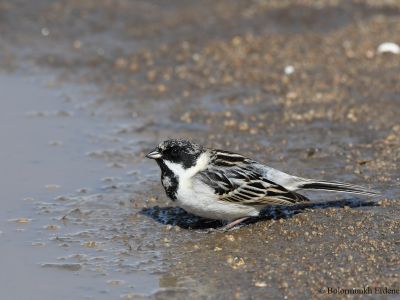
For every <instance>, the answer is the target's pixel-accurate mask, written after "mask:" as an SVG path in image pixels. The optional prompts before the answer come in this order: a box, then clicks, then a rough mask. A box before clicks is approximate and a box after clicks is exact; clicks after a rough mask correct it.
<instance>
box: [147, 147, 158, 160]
mask: <svg viewBox="0 0 400 300" xmlns="http://www.w3.org/2000/svg"><path fill="white" fill-rule="evenodd" d="M161 156H162V155H161V153H160V152H159V151H158V150H157V148H156V149H154V150H153V151H151V152H150V153H149V154H147V155H146V157H147V158H150V159H158V158H161Z"/></svg>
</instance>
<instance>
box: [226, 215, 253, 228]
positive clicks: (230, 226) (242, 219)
mask: <svg viewBox="0 0 400 300" xmlns="http://www.w3.org/2000/svg"><path fill="white" fill-rule="evenodd" d="M249 218H250V217H243V218H240V219H236V220H235V221H232V222H230V223H229V224H227V225H225V226H224V227H222V230H224V231H226V230H229V229H232V228H233V227H235V226H236V225H238V224H240V223H242V222H243V221H245V220H247V219H249Z"/></svg>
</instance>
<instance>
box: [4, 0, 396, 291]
mask: <svg viewBox="0 0 400 300" xmlns="http://www.w3.org/2000/svg"><path fill="white" fill-rule="evenodd" d="M399 19H400V6H399V4H397V3H396V2H391V1H387V2H385V1H318V2H313V1H307V0H298V1H297V0H296V1H235V3H234V4H232V2H230V1H218V2H215V1H199V2H196V3H192V2H190V3H189V2H184V1H179V0H177V1H175V0H174V1H168V2H163V1H123V0H118V1H109V0H101V1H94V0H93V1H92V0H86V1H74V0H67V1H60V2H54V1H47V0H40V1H35V3H31V2H29V1H22V0H19V1H0V25H1V26H0V28H1V29H0V31H1V35H0V50H1V54H0V70H1V73H2V74H5V75H4V76H6V77H7V76H11V77H12V76H14V77H16V78H17V80H20V79H21V78H27V77H31V78H37V77H40V76H46V78H51V80H50V81H49V83H50V84H49V86H48V87H47V89H48V90H49V91H50V93H52V91H53V92H54V91H61V90H63V91H64V92H63V94H62V96H61V97H62V99H64V100H65V99H67V101H65V103H64V104H62V105H66V106H65V107H66V108H65V109H64V110H65V111H69V112H71V115H72V116H73V119H72V121H71V124H73V123H75V121H73V120H74V118H75V120H77V121H76V124H80V123H79V122H81V124H82V125H80V126H78V125H74V126H78V128H77V129H73V130H70V129H68V128H69V127H68V128H67V131H65V132H67V133H68V135H70V139H71V141H70V143H68V142H64V143H65V146H61V149H64V150H62V151H60V152H59V154H58V155H59V156H58V157H59V160H60V164H61V165H62V163H64V164H65V165H67V164H68V163H67V162H68V160H69V159H74V158H73V156H72V157H71V153H75V154H76V157H77V158H76V161H77V162H81V164H82V166H87V167H85V168H84V169H85V170H86V171H85V172H83V171H82V175H81V176H82V177H81V178H82V179H79V180H78V182H79V181H82V182H85V183H87V184H88V186H79V187H75V186H74V184H71V183H70V182H69V181H68V178H71V177H74V172H77V174H78V173H80V172H81V171H80V170H79V168H78V167H77V168H76V169H75V170H72V171H66V172H65V177H64V179H62V178H63V177H60V181H61V180H65V182H66V183H65V184H64V186H65V190H62V191H60V190H59V191H57V190H55V191H52V193H51V194H46V193H44V192H43V191H42V192H37V191H36V190H35V185H34V184H33V185H32V186H29V187H26V193H28V194H29V193H31V194H35V193H37V197H34V198H35V199H34V200H33V201H32V203H30V204H29V205H28V206H25V208H24V210H23V211H21V210H20V209H19V208H13V209H11V208H10V206H8V209H7V207H6V206H7V205H8V204H6V203H8V202H6V201H3V203H4V207H5V210H4V213H3V214H2V217H3V218H4V220H2V221H3V222H2V224H3V225H2V227H1V228H0V239H4V237H5V236H6V237H7V239H9V240H10V241H12V242H10V246H9V247H8V248H7V249H5V248H3V250H2V252H3V253H2V254H3V256H5V255H6V254H7V255H9V253H13V252H14V251H15V253H19V254H18V255H24V253H29V255H26V257H28V258H29V259H27V261H28V262H27V264H28V265H29V266H30V269H29V272H32V273H35V270H36V269H35V268H37V270H40V271H38V272H39V273H40V274H47V275H43V276H47V278H51V277H52V276H53V277H54V278H55V279H56V278H59V283H54V284H52V285H51V286H52V288H50V289H49V290H48V291H47V292H45V291H43V290H41V291H40V292H39V293H37V294H36V295H37V299H50V298H54V296H55V295H57V296H58V297H57V298H63V297H64V298H65V293H66V291H68V290H70V291H71V295H72V294H73V295H76V296H77V297H80V296H81V297H82V298H85V297H86V298H94V299H100V298H104V299H110V298H118V297H120V298H122V299H141V298H143V299H148V298H152V299H185V298H187V297H188V296H190V297H191V298H194V299H265V298H282V297H285V298H287V299H298V298H302V299H309V298H315V299H319V298H326V297H332V298H334V297H336V296H335V295H327V288H328V287H334V288H362V287H364V286H370V287H388V288H397V289H398V288H399V287H400V281H399V274H400V260H399V255H398V253H399V251H400V243H399V240H400V235H399V227H400V219H399V214H398V211H399V208H400V205H399V192H400V189H399V176H400V172H399V167H398V165H399V158H400V152H399V151H398V149H399V147H400V138H399V137H400V123H399V120H398V115H399V113H400V100H399V97H400V84H399V80H398V79H399V78H398V73H399V70H400V60H399V55H395V54H380V53H378V52H377V47H378V46H379V45H380V44H381V43H383V42H387V41H392V42H396V41H397V42H399V41H398V40H397V38H398V36H399V35H400V25H399V24H400V22H399ZM7 74H8V75H7ZM2 76H3V75H2ZM18 78H19V79H18ZM0 79H1V78H0ZM21 82H22V81H21ZM23 86H24V85H23V83H21V88H23ZM87 89H89V90H90V92H83V91H85V90H87ZM45 93H47V92H45ZM32 94H33V93H32ZM59 96H60V95H58V96H54V97H55V98H56V97H59ZM51 97H52V96H51V95H50V98H51ZM32 98H34V97H33V96H32ZM35 101H37V100H35ZM49 105H50V104H49ZM51 105H54V106H55V110H56V108H57V105H59V104H51ZM60 109H61V108H60ZM43 110H46V109H45V108H43ZM53 111H54V110H53ZM65 111H64V112H65ZM39 115H40V114H39ZM34 117H38V116H34ZM53 117H54V116H50V117H49V116H42V115H40V116H39V118H44V119H46V118H53ZM69 117H70V116H57V117H56V118H55V123H54V124H55V125H48V126H55V127H57V126H62V124H63V123H62V122H63V121H62V120H63V118H69ZM49 124H50V123H49ZM57 124H58V125H57ZM65 126H67V125H65ZM79 128H80V129H82V128H84V129H85V130H79ZM68 130H69V131H68ZM35 134H37V133H33V134H32V136H33V140H35V138H34V137H35ZM167 137H181V138H190V139H193V140H195V141H197V142H200V143H204V144H207V145H209V146H214V147H219V148H226V149H230V150H232V151H238V152H241V153H243V154H246V155H249V156H251V157H254V158H255V159H257V160H259V161H262V162H265V163H268V164H269V165H271V166H272V167H276V168H278V169H281V170H283V171H287V172H289V173H292V174H295V175H299V176H305V177H310V178H324V179H327V180H338V181H347V182H351V183H355V184H361V185H367V186H371V187H374V188H376V189H379V190H381V191H382V192H383V194H382V196H381V197H378V198H377V199H373V200H374V201H370V200H371V199H367V198H359V197H351V196H348V195H330V194H326V193H313V194H311V193H310V194H309V197H310V198H311V199H314V200H315V201H316V202H317V203H328V204H321V205H315V206H312V207H307V208H304V209H303V208H301V209H300V208H299V209H297V210H295V211H287V210H286V211H285V210H284V211H283V212H278V213H276V212H273V213H270V214H269V215H267V216H266V217H265V218H264V219H262V220H258V221H257V222H253V223H251V224H248V225H247V226H244V227H241V228H239V229H237V230H234V231H232V232H229V233H221V232H213V233H210V234H206V233H204V232H202V229H204V228H208V227H215V226H218V222H206V221H204V220H198V219H196V218H195V217H193V216H190V215H187V214H186V213H185V212H183V211H181V210H179V209H177V208H174V207H173V203H172V202H170V201H168V199H167V198H166V196H165V195H164V192H163V190H162V188H161V185H160V183H159V173H158V172H159V171H158V170H157V167H156V166H155V165H153V164H152V162H151V161H146V160H144V158H143V154H144V153H146V151H148V150H150V149H151V148H152V147H153V146H154V145H155V144H157V143H158V142H159V141H161V140H163V139H165V138H167ZM36 140H39V135H38V138H37V139H36ZM52 141H53V144H54V145H55V149H57V139H53V140H52ZM71 145H72V146H71ZM63 147H64V148H63ZM52 151H53V150H52ZM50 152H51V151H50ZM51 153H53V152H51ZM75 154H74V155H75ZM52 155H54V154H52ZM79 155H81V156H79ZM56 157H57V156H56ZM89 166H90V167H89ZM92 167H93V170H94V171H93V172H92V173H90V172H88V170H91V169H90V168H92ZM43 168H48V170H52V165H51V164H48V165H44V167H43ZM49 174H51V172H49ZM84 174H86V175H85V176H83V175H84ZM43 178H46V179H47V177H45V176H43ZM50 178H51V176H50ZM78 178H80V177H79V176H77V178H76V180H77V179H78ZM87 178H90V180H87ZM48 183H49V184H55V183H54V182H48ZM21 186H22V187H21V189H22V190H23V189H24V188H23V184H21ZM43 186H44V185H41V186H40V187H38V190H39V189H43ZM53 187H54V186H53ZM50 188H51V187H50ZM11 195H13V194H11V192H10V194H9V195H4V196H3V197H11ZM13 197H19V196H17V195H15V196H13ZM26 197H30V195H27V196H26ZM18 200H20V199H18ZM326 201H331V202H326ZM19 212H20V213H19ZM22 216H24V217H26V218H27V219H32V220H35V221H34V222H30V223H29V224H25V225H26V227H24V228H26V229H25V233H23V234H21V235H13V234H11V233H12V232H13V231H15V230H17V229H18V228H20V227H21V226H22V227H23V225H21V224H18V223H17V224H15V222H9V221H7V220H9V219H12V218H15V217H22ZM4 224H7V225H4ZM48 226H54V227H48ZM188 227H189V228H192V229H188ZM193 228H195V229H193ZM38 237H40V238H38ZM40 243H42V244H44V246H41V245H42V244H40ZM21 245H25V247H22V246H21ZM27 245H29V246H27ZM31 248H32V249H31ZM41 250H42V252H41ZM40 253H41V254H40ZM44 258H46V259H44ZM65 269H66V270H65ZM23 270H24V269H23V268H22V269H21V270H16V272H15V273H14V275H15V276H16V278H18V272H24V271H23ZM25 272H26V271H25ZM43 272H45V273H43ZM2 273H3V274H2V276H5V277H6V276H7V273H6V272H4V271H3V272H2ZM39 273H38V274H39ZM14 275H13V276H14ZM32 276H34V275H32ZM11 278H13V277H11ZM77 279H79V280H78V281H79V282H80V284H79V285H76V284H75V282H76V280H77ZM26 280H29V276H21V281H22V282H21V284H24V281H26ZM1 290H2V291H4V292H1V293H4V294H3V295H2V296H3V297H8V298H12V296H13V295H16V293H14V292H15V290H16V288H15V290H14V291H13V290H12V289H11V290H9V291H8V292H5V291H6V289H3V288H2V289H1ZM26 290H27V293H28V294H29V292H30V290H31V292H33V291H34V290H35V287H34V286H31V285H26ZM7 293H8V294H7ZM350 297H353V296H350ZM355 297H356V296H355ZM369 297H370V298H372V299H377V298H381V297H382V295H375V294H371V295H369ZM383 297H384V298H387V299H395V298H396V297H398V295H397V296H396V295H383Z"/></svg>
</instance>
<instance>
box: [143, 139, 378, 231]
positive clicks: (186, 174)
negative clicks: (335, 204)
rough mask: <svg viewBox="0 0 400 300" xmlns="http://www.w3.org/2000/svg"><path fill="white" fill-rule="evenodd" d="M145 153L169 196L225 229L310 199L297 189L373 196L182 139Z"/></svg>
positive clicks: (360, 189) (374, 193)
mask: <svg viewBox="0 0 400 300" xmlns="http://www.w3.org/2000/svg"><path fill="white" fill-rule="evenodd" d="M146 157H147V158H150V159H154V160H155V161H156V162H157V164H158V165H159V167H160V169H161V183H162V185H163V186H164V189H165V192H166V194H167V195H168V197H169V198H171V200H173V201H175V202H176V203H177V205H178V206H180V207H181V208H183V209H184V210H186V211H187V212H189V213H192V214H194V215H198V216H200V217H204V218H209V219H216V220H223V221H228V222H230V223H229V224H228V225H226V226H225V229H229V228H232V227H233V226H235V225H237V224H239V223H240V222H242V221H244V220H246V219H248V218H250V217H258V216H259V215H260V212H261V211H262V210H263V209H265V208H266V207H267V206H270V205H283V206H290V205H295V204H298V203H300V202H306V201H310V200H309V199H308V198H307V197H305V196H303V195H301V194H299V193H298V192H297V191H298V190H325V191H333V192H344V193H353V194H360V195H367V196H376V195H379V192H377V191H374V190H370V189H367V188H364V187H362V186H358V185H353V184H347V183H342V182H330V181H324V180H315V179H307V178H301V177H297V176H293V175H289V174H286V173H284V172H281V171H279V170H276V169H273V168H271V167H268V166H266V165H263V164H261V163H259V162H257V161H255V160H253V159H251V158H248V157H245V156H242V155H240V154H237V153H233V152H229V151H225V150H218V149H212V148H206V147H203V146H201V145H198V144H195V143H192V142H190V141H187V140H174V139H172V140H166V141H164V142H162V143H160V144H159V145H158V146H157V147H156V148H155V149H154V150H153V151H151V152H150V153H149V154H147V155H146Z"/></svg>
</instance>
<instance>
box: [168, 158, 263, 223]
mask: <svg viewBox="0 0 400 300" xmlns="http://www.w3.org/2000/svg"><path fill="white" fill-rule="evenodd" d="M209 159H210V156H209V154H208V153H207V152H205V153H203V154H201V155H200V157H199V159H198V160H197V163H196V165H194V166H193V167H191V168H189V169H185V168H183V166H182V165H181V164H177V163H173V162H169V161H165V164H166V165H167V167H168V168H169V169H170V170H171V171H172V172H173V173H174V174H175V175H177V176H178V178H179V180H178V181H179V186H178V190H177V195H176V197H177V204H178V205H179V206H180V207H182V208H183V209H184V210H186V211H187V212H190V213H192V214H195V215H198V216H201V217H204V218H210V219H216V220H227V221H232V220H236V219H239V218H242V217H256V216H258V215H259V213H260V210H261V209H262V208H263V206H259V207H254V206H246V205H241V204H235V203H231V202H227V201H221V200H218V195H216V194H215V193H214V190H213V189H212V188H210V187H209V186H208V185H206V184H205V183H203V182H202V181H200V180H199V179H197V178H196V176H195V175H196V174H197V173H198V172H200V171H202V170H205V169H206V168H207V165H208V162H209Z"/></svg>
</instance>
